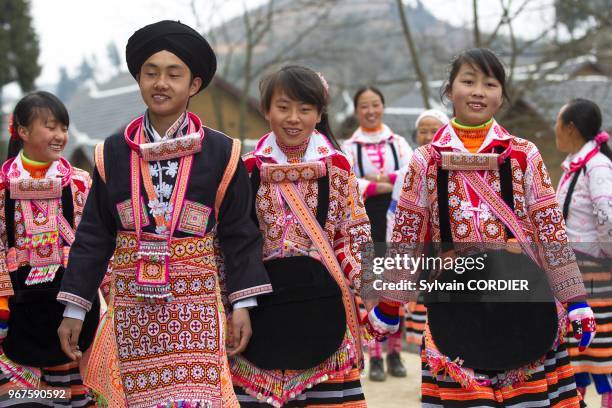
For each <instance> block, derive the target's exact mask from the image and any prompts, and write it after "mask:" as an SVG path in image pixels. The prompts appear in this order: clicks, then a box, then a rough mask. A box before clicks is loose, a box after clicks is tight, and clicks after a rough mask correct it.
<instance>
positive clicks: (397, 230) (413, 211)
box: [380, 148, 430, 303]
mask: <svg viewBox="0 0 612 408" xmlns="http://www.w3.org/2000/svg"><path fill="white" fill-rule="evenodd" d="M422 149H423V148H421V149H419V150H417V151H416V152H415V154H414V155H413V156H412V159H411V161H410V163H409V164H408V168H407V169H406V176H405V177H404V179H403V184H402V188H401V193H400V196H399V200H398V202H397V209H396V210H395V221H394V226H393V233H392V236H391V247H390V248H389V250H388V253H387V256H388V257H395V256H396V255H401V256H404V255H407V256H412V255H413V254H415V253H417V254H420V253H421V249H422V245H423V244H424V243H425V240H426V238H427V232H428V230H429V223H430V212H429V206H428V196H427V186H426V184H425V183H426V177H425V174H426V169H427V160H426V159H425V158H424V157H423V151H422ZM398 181H399V180H398ZM416 272H417V271H411V270H408V269H401V270H400V269H385V271H384V272H383V276H382V278H383V281H384V283H387V284H397V283H401V282H402V281H413V282H414V281H416V279H417V278H418V274H417V273H416ZM380 295H381V296H380V297H381V298H382V299H383V301H386V302H390V303H406V302H408V301H410V300H415V298H416V292H415V291H402V290H384V291H383V292H382V293H381V294H380Z"/></svg>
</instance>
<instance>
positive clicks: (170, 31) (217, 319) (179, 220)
mask: <svg viewBox="0 0 612 408" xmlns="http://www.w3.org/2000/svg"><path fill="white" fill-rule="evenodd" d="M126 59H127V64H128V68H129V70H130V73H131V74H132V76H133V77H134V78H135V79H136V80H137V81H138V85H139V87H140V93H141V96H142V98H143V100H144V102H145V104H146V105H147V111H146V112H145V113H144V115H142V116H140V117H138V118H136V119H134V120H133V121H132V122H131V123H130V124H129V125H128V126H127V127H126V129H125V132H124V133H123V134H119V135H114V136H111V137H109V138H108V139H106V141H105V142H104V143H103V144H101V145H99V146H98V147H96V155H95V157H96V168H95V171H94V178H93V186H92V191H91V195H90V198H89V199H88V201H87V205H86V206H85V211H84V214H83V222H82V223H81V225H80V227H79V229H78V231H77V234H76V240H75V244H74V246H73V249H72V251H71V253H70V260H69V263H68V268H67V270H66V274H65V276H64V279H63V282H62V290H61V292H60V293H59V295H58V299H59V300H60V301H62V302H64V303H66V305H67V306H66V316H67V317H66V319H64V321H63V322H62V325H61V327H60V328H59V335H60V338H61V340H62V347H63V349H64V351H65V352H66V354H67V355H69V356H70V357H72V358H78V357H79V353H78V350H77V349H76V348H75V347H74V344H75V341H76V339H78V338H79V331H80V324H81V322H80V315H81V314H82V313H83V311H84V310H87V309H89V307H90V306H91V302H92V301H93V299H94V298H95V297H96V296H97V293H96V292H97V287H98V286H99V285H100V282H101V281H102V280H103V278H104V276H105V272H106V264H107V263H108V260H109V259H110V257H111V255H113V254H114V258H113V262H112V271H111V285H110V286H111V299H112V300H111V302H110V305H109V312H108V314H107V317H106V319H105V324H106V326H103V327H102V328H101V330H100V331H99V333H100V334H99V336H98V338H97V339H96V344H95V345H96V347H94V350H93V352H92V358H91V359H90V364H89V367H90V370H91V375H90V373H88V379H91V381H92V382H93V383H92V388H95V389H96V390H100V391H101V392H102V394H103V396H104V398H105V399H106V401H107V403H108V404H109V405H110V406H113V407H114V406H129V407H130V408H150V407H174V406H180V407H185V408H196V407H224V408H225V407H237V406H238V401H237V400H236V396H235V394H234V392H233V389H232V384H231V380H230V374H229V366H228V361H227V354H226V353H229V354H230V355H232V354H236V353H239V352H240V351H242V350H243V349H244V348H245V347H246V344H247V343H248V341H249V337H250V334H251V326H250V320H249V311H248V309H247V308H246V306H248V305H249V304H252V303H253V302H254V301H255V299H254V298H255V296H257V295H260V294H264V293H269V292H271V291H272V287H271V286H270V284H269V280H268V277H267V274H266V270H265V269H264V267H263V264H262V261H261V242H262V239H261V235H260V234H259V232H258V231H257V228H256V226H255V224H254V223H253V221H252V220H251V218H250V216H249V213H250V212H249V210H250V208H251V195H250V183H249V178H248V174H247V172H246V170H245V168H244V164H243V163H242V162H241V160H240V143H239V142H238V141H235V140H232V139H231V138H229V137H227V136H226V135H224V134H222V133H220V132H218V131H215V130H213V129H210V128H207V127H205V126H204V125H203V124H202V121H201V120H200V118H199V117H198V116H197V115H195V114H194V113H192V112H188V111H187V105H188V103H189V99H190V98H191V97H192V96H194V95H196V94H197V93H198V92H200V91H201V90H202V89H204V88H205V87H206V86H207V85H208V84H209V83H210V81H211V80H212V79H213V76H214V73H215V70H216V57H215V54H214V52H213V50H212V48H211V47H210V45H209V44H208V42H207V41H206V40H205V39H204V37H202V36H201V35H200V34H199V33H198V32H197V31H195V30H193V29H192V28H191V27H188V26H186V25H184V24H181V23H180V22H176V21H160V22H158V23H154V24H151V25H148V26H146V27H143V28H142V29H140V30H138V31H136V32H135V33H134V34H133V35H132V37H130V39H129V40H128V43H127V47H126ZM218 246H219V247H220V251H221V253H222V254H223V255H224V257H225V258H224V259H225V262H224V264H223V265H221V263H220V252H219V248H218ZM221 266H223V267H224V272H225V273H224V274H223V273H221V270H220V267H221ZM222 299H227V300H229V302H230V303H231V304H232V305H231V307H232V308H233V319H232V326H233V327H232V332H233V337H232V338H231V339H230V342H229V345H228V346H226V341H225V340H226V337H225V335H226V333H225V332H226V322H225V320H226V318H225V310H226V307H230V305H229V304H227V305H225V306H226V307H224V305H223V302H222ZM245 303H246V305H245ZM109 326H110V327H109ZM226 347H227V348H226ZM117 377H119V378H117ZM111 378H112V379H113V381H109V379H111ZM115 380H118V381H115ZM94 383H95V384H94ZM94 385H95V387H94ZM111 385H112V386H111ZM122 393H125V395H122Z"/></svg>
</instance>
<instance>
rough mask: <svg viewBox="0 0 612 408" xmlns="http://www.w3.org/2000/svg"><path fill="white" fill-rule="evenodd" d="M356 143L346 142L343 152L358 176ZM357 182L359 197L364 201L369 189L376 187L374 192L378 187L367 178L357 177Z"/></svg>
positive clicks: (343, 145)
mask: <svg viewBox="0 0 612 408" xmlns="http://www.w3.org/2000/svg"><path fill="white" fill-rule="evenodd" d="M356 145H357V143H356V142H353V141H351V140H350V139H349V140H345V141H344V143H343V144H342V151H343V152H344V154H345V155H346V156H347V157H348V159H349V163H350V164H351V167H352V169H353V172H354V173H355V174H356V170H355V168H356V166H357V154H356V153H355V151H356ZM360 176H363V174H360ZM355 180H356V181H357V187H358V190H357V191H358V192H359V195H360V197H361V199H362V201H363V200H365V198H366V193H367V191H368V187H370V186H372V185H374V191H376V190H375V187H376V183H372V182H371V181H370V180H367V179H365V178H362V177H355ZM371 190H372V187H370V191H371Z"/></svg>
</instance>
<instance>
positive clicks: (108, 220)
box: [59, 114, 271, 309]
mask: <svg viewBox="0 0 612 408" xmlns="http://www.w3.org/2000/svg"><path fill="white" fill-rule="evenodd" d="M189 115H190V120H192V121H194V122H195V126H196V130H197V132H202V133H203V134H204V138H203V141H202V145H201V146H202V147H201V149H202V150H201V151H198V152H196V153H195V154H194V156H193V157H194V159H193V163H194V164H193V167H192V170H191V174H190V175H189V183H188V185H187V193H186V200H185V207H184V208H182V209H177V211H181V213H182V214H183V215H182V216H181V218H180V221H179V223H178V225H177V228H176V230H175V233H174V236H175V237H188V236H204V235H205V234H207V233H209V232H211V231H213V230H215V231H216V233H217V236H218V238H219V243H220V245H221V248H222V250H223V252H224V253H225V269H226V272H227V289H228V291H229V299H230V301H231V302H232V303H234V302H236V301H238V300H241V299H245V298H249V297H252V296H253V295H257V294H260V293H268V292H270V291H271V288H270V285H269V282H268V279H267V274H266V272H265V269H264V268H263V265H262V264H261V256H260V254H261V252H260V251H261V247H260V245H261V238H260V237H259V234H258V233H257V230H256V227H255V225H254V224H253V223H252V222H251V221H250V220H249V218H248V214H246V213H245V209H246V208H248V206H249V204H248V203H249V202H250V196H249V194H248V192H249V191H250V188H249V187H250V186H249V181H248V177H247V175H246V172H245V171H244V165H243V164H242V163H241V162H240V163H238V167H237V170H236V174H235V176H234V177H233V178H232V179H231V182H230V183H229V185H226V186H224V188H225V189H226V191H227V193H226V195H225V198H224V200H223V202H222V203H218V204H219V208H220V213H223V212H224V213H225V215H224V219H223V221H221V222H220V223H219V224H218V225H217V221H216V218H217V216H218V214H214V213H213V210H214V209H215V204H216V203H215V194H216V191H217V190H218V188H219V184H220V183H221V181H222V180H221V178H222V175H223V171H224V169H225V167H226V165H227V163H228V160H229V155H230V150H231V139H230V138H228V137H227V136H225V135H223V134H221V133H219V132H217V131H215V130H213V129H209V128H206V127H204V126H202V125H201V122H200V120H199V118H197V116H195V115H193V114H189ZM139 120H141V121H142V120H143V118H142V117H141V118H140V119H139ZM179 121H181V122H182V121H183V118H182V117H181V118H179ZM177 122H178V121H177ZM181 128H182V127H181ZM176 129H179V126H178V125H177V127H176ZM126 131H127V130H126ZM132 131H134V129H132ZM197 132H196V133H197ZM130 136H133V135H130ZM184 137H185V136H181V137H180V138H181V139H182V138H184ZM125 140H126V139H125V136H124V135H123V134H120V135H119V134H118V135H114V136H111V137H110V138H108V139H107V140H106V142H105V143H104V160H105V162H106V165H105V173H106V174H105V175H104V176H105V178H106V179H107V180H108V183H107V182H105V181H104V180H103V178H102V177H101V175H100V170H99V169H98V166H96V169H95V171H94V179H93V186H92V191H91V194H90V196H91V198H90V199H89V200H88V202H87V205H86V206H85V210H84V223H82V224H81V225H80V228H79V229H78V230H77V233H76V241H75V246H74V247H73V250H72V251H71V254H70V262H69V266H68V269H67V271H68V272H67V274H66V275H67V277H66V279H64V282H63V283H62V292H61V293H60V297H59V299H60V300H61V301H63V302H66V303H73V304H76V305H78V306H81V307H83V308H85V309H88V308H89V307H90V305H91V299H93V298H94V296H96V291H97V289H98V287H99V285H100V282H101V281H102V279H103V278H104V275H105V272H106V268H107V266H106V265H107V263H108V260H109V259H110V257H111V255H112V253H113V251H114V249H115V245H116V242H115V241H116V235H117V233H118V232H120V231H134V228H135V225H134V212H133V210H132V205H131V192H130V180H129V175H130V168H129V162H130V159H129V154H130V147H129V146H128V144H127V143H126V141H125ZM179 143H180V141H179ZM185 143H186V142H185ZM185 146H187V145H185ZM153 149H155V146H153V148H152V149H148V151H149V152H150V154H153V155H157V156H156V157H158V158H159V160H157V161H155V160H154V161H151V162H150V163H151V165H150V167H151V170H152V171H151V176H152V178H153V179H154V180H155V179H156V180H159V184H157V185H156V186H155V190H156V192H159V193H160V194H158V196H159V197H162V196H163V197H165V196H168V197H169V196H171V194H172V191H173V190H174V187H175V186H173V185H170V184H169V183H171V181H170V180H171V179H172V178H173V177H172V178H170V177H167V176H168V173H171V174H172V175H176V172H178V168H174V167H172V168H170V167H171V163H172V159H167V157H166V156H164V154H165V153H164V151H163V147H162V148H161V150H159V151H160V152H161V153H155V151H154V150H153ZM143 154H144V153H143ZM147 154H148V153H147ZM164 163H165V164H164ZM162 173H163V176H164V178H163V179H161V176H162ZM156 175H159V178H157V177H156ZM198 180H200V181H198ZM166 186H167V187H166ZM142 190H143V191H142V195H141V204H142V209H141V214H142V229H143V232H148V233H159V232H163V231H159V228H158V227H157V226H156V222H155V219H154V216H155V215H162V216H164V217H166V216H167V211H166V209H167V208H170V209H171V207H172V206H171V205H170V206H169V204H168V203H167V202H166V203H165V205H164V203H159V202H153V203H152V202H151V200H148V199H147V194H145V192H144V189H142ZM165 190H170V194H166V193H167V192H166V191H165ZM245 191H246V192H247V193H245ZM145 200H146V201H145ZM160 201H161V200H160ZM158 204H161V205H158ZM194 217H195V218H194ZM194 220H197V222H195V223H194ZM93 248H95V251H94V250H93ZM72 270H74V272H72ZM84 271H87V272H86V273H87V274H88V276H90V279H88V280H83V279H81V278H79V279H77V276H78V274H79V273H80V274H83V273H85V272H84Z"/></svg>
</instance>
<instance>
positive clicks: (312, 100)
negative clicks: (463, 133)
mask: <svg viewBox="0 0 612 408" xmlns="http://www.w3.org/2000/svg"><path fill="white" fill-rule="evenodd" d="M260 89H261V94H262V96H261V106H262V111H263V112H264V114H265V116H266V118H267V119H268V121H269V122H270V127H271V129H272V132H271V133H268V134H267V135H265V136H263V137H262V138H261V139H260V140H259V142H258V143H257V146H256V148H255V151H254V152H252V153H250V154H248V155H247V156H246V157H245V163H246V166H247V169H248V171H249V172H250V174H251V183H252V185H253V190H254V192H255V199H254V202H253V203H252V205H253V212H252V217H253V219H254V220H256V222H257V223H258V224H259V229H260V231H261V233H262V234H263V237H264V251H263V259H264V264H265V265H266V269H267V270H268V274H269V276H270V280H271V282H272V286H273V288H274V293H273V294H272V295H270V296H261V297H259V298H258V306H257V307H256V308H255V309H253V310H252V324H253V337H252V339H251V341H250V343H249V345H248V347H247V349H246V350H245V352H244V353H243V354H242V355H240V356H238V357H236V358H234V359H232V360H231V363H230V368H231V372H232V378H233V380H234V384H235V386H236V387H235V390H236V394H237V395H238V396H239V399H240V401H241V406H242V407H261V406H265V404H270V405H273V406H275V407H280V406H283V405H285V404H287V405H289V406H300V407H306V406H312V405H313V404H324V405H325V406H327V407H332V406H338V407H343V406H344V407H349V406H350V407H364V406H365V401H364V396H363V392H362V391H361V384H360V381H359V367H360V366H361V361H362V352H361V340H360V334H359V321H358V316H357V313H356V310H355V303H354V297H353V294H352V292H351V289H350V288H349V286H348V283H347V280H348V281H350V282H351V283H352V284H353V285H354V286H355V287H357V288H359V287H360V285H361V254H360V250H361V246H362V245H364V244H367V243H369V242H370V225H369V222H368V218H367V215H366V213H365V210H364V208H363V204H362V202H361V198H360V194H359V192H358V188H357V180H356V179H355V176H354V174H353V172H352V171H351V167H350V164H349V161H348V160H347V158H346V156H344V155H343V154H342V153H341V152H340V151H339V150H338V146H337V144H336V142H335V140H334V138H333V135H332V133H331V130H330V128H329V125H328V122H327V103H328V101H329V90H328V87H327V82H326V81H324V80H323V78H322V76H321V75H320V74H319V75H318V74H317V73H315V72H314V71H312V70H311V69H308V68H305V67H301V66H287V67H284V68H282V69H281V70H280V71H278V72H276V73H274V74H272V75H270V76H269V77H267V78H265V79H264V80H263V81H262V84H261V87H260Z"/></svg>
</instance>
